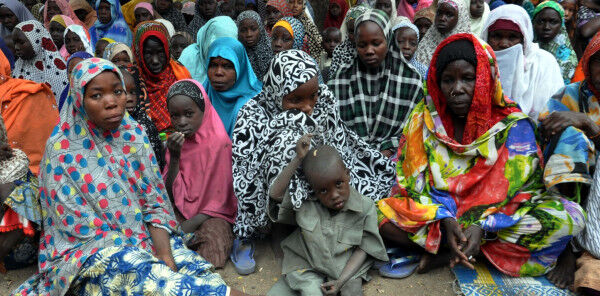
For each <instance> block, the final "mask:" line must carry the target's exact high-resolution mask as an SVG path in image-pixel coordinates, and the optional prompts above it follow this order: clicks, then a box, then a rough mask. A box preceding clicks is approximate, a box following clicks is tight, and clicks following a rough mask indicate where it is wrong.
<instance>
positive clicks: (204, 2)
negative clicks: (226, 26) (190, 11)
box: [196, 0, 217, 19]
mask: <svg viewBox="0 0 600 296" xmlns="http://www.w3.org/2000/svg"><path fill="white" fill-rule="evenodd" d="M196 5H200V7H199V8H198V9H199V10H200V13H201V14H202V16H203V17H204V18H206V19H209V18H213V17H214V16H215V12H216V11H217V1H216V0H201V1H198V2H197V3H196Z"/></svg>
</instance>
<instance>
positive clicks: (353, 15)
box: [329, 5, 369, 77]
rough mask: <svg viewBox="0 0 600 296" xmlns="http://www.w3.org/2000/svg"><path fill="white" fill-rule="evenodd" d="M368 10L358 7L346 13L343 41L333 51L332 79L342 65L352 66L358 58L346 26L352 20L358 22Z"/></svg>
mask: <svg viewBox="0 0 600 296" xmlns="http://www.w3.org/2000/svg"><path fill="white" fill-rule="evenodd" d="M368 9H369V8H368V7H367V6H365V5H358V6H354V7H352V8H350V10H348V13H346V18H345V19H344V23H343V24H342V28H341V29H340V31H342V39H343V41H342V43H340V44H338V46H336V47H335V48H334V49H333V53H332V56H331V66H329V76H330V77H333V75H335V73H336V72H337V71H338V70H339V69H340V67H341V66H342V65H347V64H350V63H352V61H353V60H354V59H355V58H356V45H355V44H354V43H352V42H351V41H350V38H349V37H348V33H347V31H348V28H347V25H346V24H347V23H348V22H349V21H351V20H354V21H356V19H357V18H358V17H359V16H361V15H362V14H363V13H365V12H366V11H367V10H368Z"/></svg>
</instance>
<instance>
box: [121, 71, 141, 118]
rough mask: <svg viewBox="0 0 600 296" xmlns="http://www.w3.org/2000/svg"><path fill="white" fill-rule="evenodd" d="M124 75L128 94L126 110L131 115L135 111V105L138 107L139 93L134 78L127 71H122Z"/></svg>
mask: <svg viewBox="0 0 600 296" xmlns="http://www.w3.org/2000/svg"><path fill="white" fill-rule="evenodd" d="M121 72H122V73H123V80H124V81H125V91H126V92H127V101H125V108H126V109H127V112H129V113H131V112H133V110H135V105H137V101H138V97H139V95H140V94H139V93H138V90H137V87H136V86H135V81H134V80H133V76H131V74H130V73H129V72H127V71H121Z"/></svg>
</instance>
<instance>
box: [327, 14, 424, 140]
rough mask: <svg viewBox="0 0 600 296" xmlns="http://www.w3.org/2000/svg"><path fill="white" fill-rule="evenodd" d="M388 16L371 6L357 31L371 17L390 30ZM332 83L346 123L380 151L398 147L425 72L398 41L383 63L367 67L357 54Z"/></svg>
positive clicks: (417, 98)
mask: <svg viewBox="0 0 600 296" xmlns="http://www.w3.org/2000/svg"><path fill="white" fill-rule="evenodd" d="M388 20H389V19H388V17H387V14H385V13H384V12H383V11H381V10H378V9H371V10H367V11H366V12H365V13H364V14H362V15H361V16H359V17H358V19H357V20H356V25H355V27H354V30H355V31H354V32H355V34H357V33H356V32H357V31H358V28H359V26H360V24H362V23H364V22H367V21H369V22H373V23H375V24H377V25H378V26H379V27H380V28H381V30H382V31H383V32H384V33H385V32H389V31H390V30H389V27H388ZM388 34H389V33H388ZM387 36H388V35H387V34H386V37H387ZM393 39H395V38H393ZM329 87H330V89H331V91H332V92H333V94H334V95H335V96H336V98H338V99H339V109H340V117H341V119H342V120H343V121H344V123H345V124H346V125H347V126H348V128H349V129H351V130H353V131H354V132H356V133H357V134H358V136H359V137H361V138H362V139H363V140H364V141H365V142H367V143H368V144H370V145H371V146H372V147H373V148H374V149H377V150H378V151H383V150H392V151H396V150H397V148H398V146H399V144H400V135H401V133H402V128H403V127H404V124H405V123H406V120H407V119H408V116H409V115H410V112H411V111H412V109H413V107H414V106H415V105H416V104H417V103H418V102H419V101H420V100H421V99H422V98H423V86H422V80H421V76H420V74H419V72H417V70H416V69H415V68H414V67H412V66H409V64H408V62H407V61H406V60H405V59H404V56H403V55H402V52H401V50H400V48H399V47H398V46H397V44H396V42H395V41H394V42H392V43H391V44H390V46H389V48H388V52H387V55H386V57H385V59H384V60H383V61H382V64H381V65H380V66H379V67H377V68H376V69H366V68H365V67H364V65H363V64H362V62H361V61H360V59H359V58H356V59H355V60H354V61H353V62H352V63H351V64H349V65H343V66H342V67H341V68H340V69H339V70H338V71H337V73H336V74H335V75H334V76H333V78H332V79H331V80H330V81H329Z"/></svg>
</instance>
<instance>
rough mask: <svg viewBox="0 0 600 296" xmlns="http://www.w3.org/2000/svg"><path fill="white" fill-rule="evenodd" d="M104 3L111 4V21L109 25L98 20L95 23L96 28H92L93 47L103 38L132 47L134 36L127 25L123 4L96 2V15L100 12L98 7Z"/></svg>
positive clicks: (114, 0) (113, 0) (108, 0)
mask: <svg viewBox="0 0 600 296" xmlns="http://www.w3.org/2000/svg"><path fill="white" fill-rule="evenodd" d="M102 1H104V2H108V3H109V4H110V15H111V20H110V22H108V24H103V23H101V22H100V19H99V18H98V20H96V22H95V23H94V26H92V27H91V28H90V37H92V40H91V41H92V46H93V47H96V42H98V40H100V39H102V38H110V39H112V40H114V41H116V42H121V43H125V44H127V46H130V47H131V41H132V34H131V30H130V29H129V25H127V22H126V21H125V18H124V17H123V13H122V12H121V4H120V3H119V1H118V0H96V13H97V12H98V7H99V6H100V2H102Z"/></svg>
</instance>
